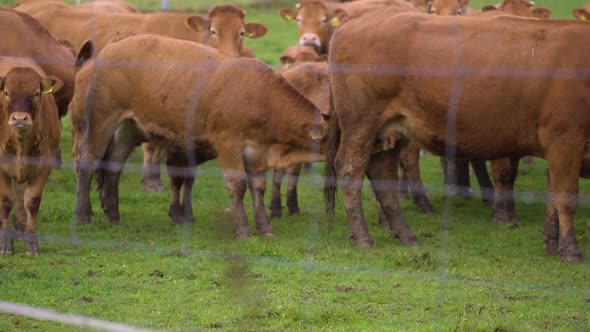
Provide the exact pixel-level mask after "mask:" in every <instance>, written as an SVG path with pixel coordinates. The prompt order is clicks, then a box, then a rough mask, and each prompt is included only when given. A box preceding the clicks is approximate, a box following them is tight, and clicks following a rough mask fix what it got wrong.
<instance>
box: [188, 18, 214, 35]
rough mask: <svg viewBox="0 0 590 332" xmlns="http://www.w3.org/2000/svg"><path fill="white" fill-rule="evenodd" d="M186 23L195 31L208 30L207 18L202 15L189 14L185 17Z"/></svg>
mask: <svg viewBox="0 0 590 332" xmlns="http://www.w3.org/2000/svg"><path fill="white" fill-rule="evenodd" d="M186 25H188V27H189V28H191V29H193V30H195V31H197V32H206V31H208V30H209V20H208V19H206V18H204V17H202V16H191V17H189V18H187V19H186Z"/></svg>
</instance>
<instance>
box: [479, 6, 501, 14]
mask: <svg viewBox="0 0 590 332" xmlns="http://www.w3.org/2000/svg"><path fill="white" fill-rule="evenodd" d="M496 10H498V8H496V6H494V5H485V6H483V7H481V11H482V12H483V13H485V12H491V11H496Z"/></svg>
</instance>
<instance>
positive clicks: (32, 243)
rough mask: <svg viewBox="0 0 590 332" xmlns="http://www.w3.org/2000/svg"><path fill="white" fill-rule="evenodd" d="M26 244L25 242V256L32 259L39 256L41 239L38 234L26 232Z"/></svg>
mask: <svg viewBox="0 0 590 332" xmlns="http://www.w3.org/2000/svg"><path fill="white" fill-rule="evenodd" d="M24 242H25V256H30V257H36V256H39V238H38V237H37V234H33V233H27V232H25V234H24Z"/></svg>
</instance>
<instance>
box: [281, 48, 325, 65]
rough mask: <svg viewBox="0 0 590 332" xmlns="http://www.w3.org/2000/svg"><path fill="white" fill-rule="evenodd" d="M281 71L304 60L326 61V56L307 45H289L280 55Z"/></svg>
mask: <svg viewBox="0 0 590 332" xmlns="http://www.w3.org/2000/svg"><path fill="white" fill-rule="evenodd" d="M279 60H280V63H279V69H278V70H279V71H283V70H287V69H289V68H292V67H293V66H295V65H297V64H300V63H303V62H322V61H326V57H325V56H320V55H319V54H318V53H317V52H316V51H315V49H314V48H312V47H309V46H306V45H297V46H290V47H288V48H287V49H286V50H285V51H284V52H283V54H282V55H281V57H280V59H279Z"/></svg>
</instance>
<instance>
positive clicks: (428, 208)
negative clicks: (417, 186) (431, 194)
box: [416, 200, 433, 213]
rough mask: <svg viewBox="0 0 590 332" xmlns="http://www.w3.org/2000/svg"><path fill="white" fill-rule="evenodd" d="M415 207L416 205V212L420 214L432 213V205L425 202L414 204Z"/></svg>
mask: <svg viewBox="0 0 590 332" xmlns="http://www.w3.org/2000/svg"><path fill="white" fill-rule="evenodd" d="M416 205H418V210H419V211H420V212H422V213H432V211H433V208H432V205H431V204H430V202H429V201H427V200H421V201H419V202H416Z"/></svg>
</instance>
